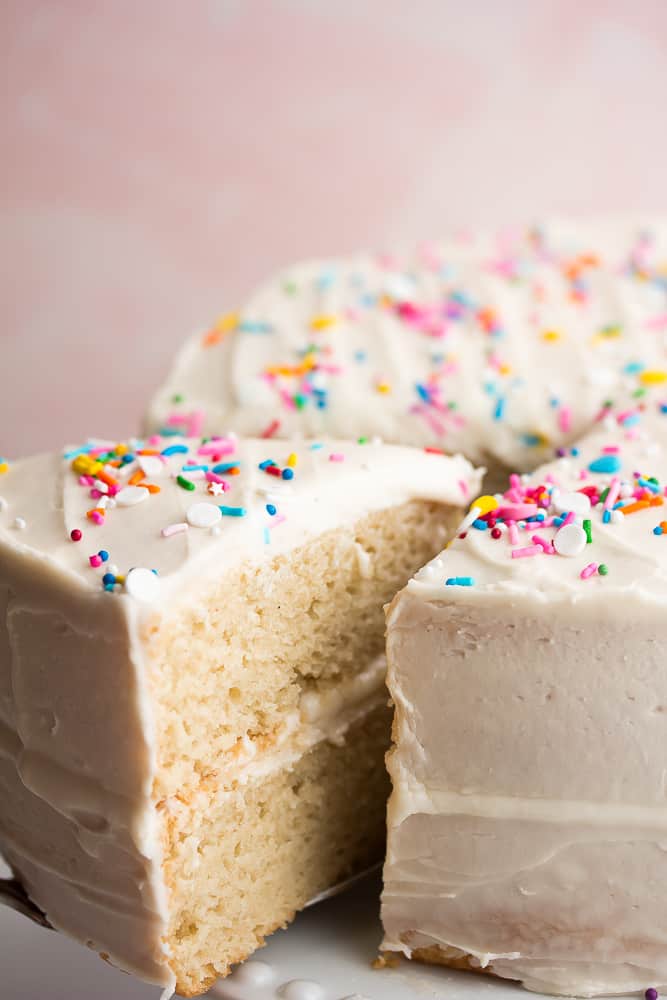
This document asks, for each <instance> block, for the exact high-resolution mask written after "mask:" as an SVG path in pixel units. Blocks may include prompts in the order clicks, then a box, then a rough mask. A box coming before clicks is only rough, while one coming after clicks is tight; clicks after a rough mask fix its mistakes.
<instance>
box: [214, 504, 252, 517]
mask: <svg viewBox="0 0 667 1000" xmlns="http://www.w3.org/2000/svg"><path fill="white" fill-rule="evenodd" d="M219 510H220V513H221V514H224V515H225V516H227V517H245V515H246V509H245V507H225V506H221V507H220V508H219Z"/></svg>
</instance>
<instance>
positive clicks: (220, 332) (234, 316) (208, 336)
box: [202, 312, 240, 347]
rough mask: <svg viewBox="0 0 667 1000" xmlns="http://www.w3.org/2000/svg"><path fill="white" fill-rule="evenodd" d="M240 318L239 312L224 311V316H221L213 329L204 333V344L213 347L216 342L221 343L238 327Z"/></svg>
mask: <svg viewBox="0 0 667 1000" xmlns="http://www.w3.org/2000/svg"><path fill="white" fill-rule="evenodd" d="M239 319H240V317H239V314H238V313H235V312H233V313H224V314H223V315H222V316H219V317H218V319H217V320H216V321H215V323H214V324H213V326H212V327H211V329H210V330H209V331H208V332H207V333H205V334H204V336H203V338H202V344H203V346H204V347H213V346H214V345H215V344H219V343H220V341H221V340H222V339H223V337H225V336H226V335H227V334H228V333H231V332H232V331H233V330H235V329H236V328H237V326H238V325H239Z"/></svg>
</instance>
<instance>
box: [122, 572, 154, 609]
mask: <svg viewBox="0 0 667 1000" xmlns="http://www.w3.org/2000/svg"><path fill="white" fill-rule="evenodd" d="M159 587H160V581H159V579H158V576H157V574H156V573H154V572H153V570H152V569H145V568H144V567H143V566H140V567H137V568H136V569H131V570H130V572H129V573H128V574H127V576H126V577H125V591H126V593H128V594H129V595H130V597H134V598H137V600H140V601H151V600H154V598H155V597H157V593H158V590H159Z"/></svg>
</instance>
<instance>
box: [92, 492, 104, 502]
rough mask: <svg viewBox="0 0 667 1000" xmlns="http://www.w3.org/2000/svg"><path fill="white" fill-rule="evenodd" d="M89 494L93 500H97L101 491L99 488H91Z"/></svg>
mask: <svg viewBox="0 0 667 1000" xmlns="http://www.w3.org/2000/svg"><path fill="white" fill-rule="evenodd" d="M90 496H91V497H92V499H93V500H99V499H100V497H101V496H102V491H101V490H91V491H90Z"/></svg>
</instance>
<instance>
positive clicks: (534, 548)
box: [512, 545, 542, 559]
mask: <svg viewBox="0 0 667 1000" xmlns="http://www.w3.org/2000/svg"><path fill="white" fill-rule="evenodd" d="M540 552H542V546H541V545H526V546H524V547H523V548H521V549H512V559H528V558H529V557H530V556H537V555H539V554H540Z"/></svg>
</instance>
